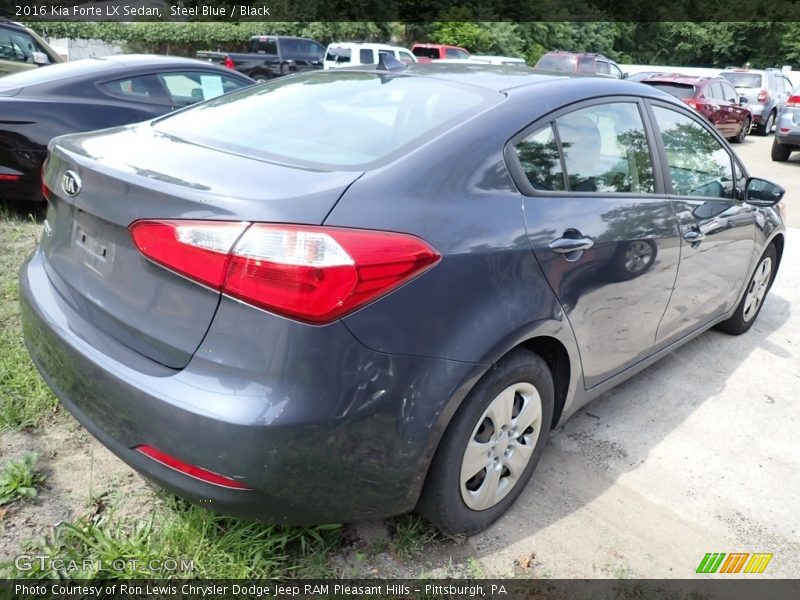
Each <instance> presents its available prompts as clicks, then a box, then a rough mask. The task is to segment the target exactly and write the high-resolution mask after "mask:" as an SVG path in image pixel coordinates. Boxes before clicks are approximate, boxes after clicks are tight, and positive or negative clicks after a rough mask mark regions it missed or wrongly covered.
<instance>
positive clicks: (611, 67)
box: [536, 50, 625, 79]
mask: <svg viewBox="0 0 800 600" xmlns="http://www.w3.org/2000/svg"><path fill="white" fill-rule="evenodd" d="M536 68H537V69H544V70H546V71H565V72H567V73H592V74H594V75H603V76H605V77H615V78H616V79H623V78H624V77H625V74H624V73H623V72H622V69H620V68H619V65H618V64H617V63H615V62H614V61H613V60H611V59H610V58H606V57H605V56H603V55H602V54H596V53H594V52H564V51H563V50H553V51H551V52H548V53H547V54H545V55H544V56H542V57H541V58H540V59H539V60H538V61H537V62H536Z"/></svg>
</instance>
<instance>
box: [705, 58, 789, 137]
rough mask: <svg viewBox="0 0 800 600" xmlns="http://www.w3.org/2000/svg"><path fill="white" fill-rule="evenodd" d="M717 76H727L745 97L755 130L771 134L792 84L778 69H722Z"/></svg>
mask: <svg viewBox="0 0 800 600" xmlns="http://www.w3.org/2000/svg"><path fill="white" fill-rule="evenodd" d="M720 77H724V78H725V79H727V80H728V81H729V82H730V83H731V85H733V87H735V88H736V93H737V94H738V95H740V96H744V97H745V98H747V101H748V107H749V108H750V112H751V113H752V115H753V124H754V125H755V126H756V130H755V131H756V133H758V134H759V135H767V134H769V133H772V129H773V128H774V127H775V120H776V119H777V118H778V113H780V112H781V111H782V110H783V107H784V106H785V105H786V100H788V98H789V94H790V93H791V91H792V88H793V87H794V86H793V85H792V82H791V81H790V80H789V79H788V78H787V77H786V76H785V75H783V74H782V73H781V72H780V71H779V70H778V69H764V70H758V69H725V70H724V71H721V72H720Z"/></svg>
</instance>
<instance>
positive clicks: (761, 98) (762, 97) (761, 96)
mask: <svg viewBox="0 0 800 600" xmlns="http://www.w3.org/2000/svg"><path fill="white" fill-rule="evenodd" d="M756 100H757V101H758V103H759V104H766V103H767V102H769V92H768V91H767V90H761V91H760V92H759V93H758V98H756Z"/></svg>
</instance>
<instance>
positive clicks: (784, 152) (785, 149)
mask: <svg viewBox="0 0 800 600" xmlns="http://www.w3.org/2000/svg"><path fill="white" fill-rule="evenodd" d="M791 153H792V147H791V146H787V145H786V144H781V143H779V142H778V140H776V139H775V138H773V139H772V152H770V156H771V157H772V160H774V161H775V162H786V161H787V160H789V155H790V154H791Z"/></svg>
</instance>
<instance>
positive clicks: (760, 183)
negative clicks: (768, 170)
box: [744, 177, 786, 208]
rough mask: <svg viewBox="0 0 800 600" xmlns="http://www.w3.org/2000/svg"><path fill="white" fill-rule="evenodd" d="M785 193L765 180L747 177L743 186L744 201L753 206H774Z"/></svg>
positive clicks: (776, 185)
mask: <svg viewBox="0 0 800 600" xmlns="http://www.w3.org/2000/svg"><path fill="white" fill-rule="evenodd" d="M785 192H786V190H784V189H783V188H782V187H781V186H779V185H778V184H776V183H772V182H771V181H767V180H766V179H760V178H758V177H748V178H747V183H746V184H745V186H744V201H745V202H747V203H748V204H752V205H753V206H760V207H762V208H769V207H771V206H775V205H776V204H777V203H778V202H780V201H781V198H783V194H784V193H785Z"/></svg>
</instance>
